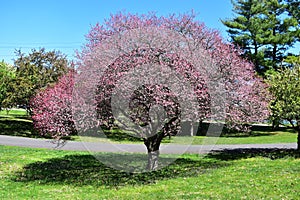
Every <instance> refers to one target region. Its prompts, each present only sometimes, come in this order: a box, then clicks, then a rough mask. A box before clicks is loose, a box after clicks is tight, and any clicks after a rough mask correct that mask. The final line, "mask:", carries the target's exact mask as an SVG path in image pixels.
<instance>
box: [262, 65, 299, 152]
mask: <svg viewBox="0 0 300 200" xmlns="http://www.w3.org/2000/svg"><path fill="white" fill-rule="evenodd" d="M299 80H300V65H299V64H298V65H296V66H295V67H294V68H292V69H289V68H287V69H282V70H280V71H279V72H274V73H273V74H270V75H269V77H268V81H269V84H270V87H269V90H270V92H271V94H272V95H273V97H274V99H273V100H272V101H271V103H270V109H271V111H272V114H273V116H275V117H277V118H278V119H280V120H286V121H288V122H289V123H290V124H291V125H292V127H293V128H294V129H295V131H296V132H297V133H298V141H297V144H298V147H297V148H298V150H300V82H299Z"/></svg>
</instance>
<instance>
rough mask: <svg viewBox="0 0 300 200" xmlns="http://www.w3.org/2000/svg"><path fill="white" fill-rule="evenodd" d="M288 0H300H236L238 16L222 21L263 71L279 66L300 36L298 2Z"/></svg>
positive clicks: (256, 65) (234, 2)
mask: <svg viewBox="0 0 300 200" xmlns="http://www.w3.org/2000/svg"><path fill="white" fill-rule="evenodd" d="M287 1H292V2H296V1H298V0H286V1H282V0H232V4H233V12H234V13H235V14H236V15H237V16H235V17H234V18H233V19H229V20H223V21H222V23H223V24H224V25H225V26H227V27H228V33H229V35H230V37H231V40H232V42H233V43H234V44H235V45H237V46H239V48H241V49H243V50H244V55H243V56H244V57H246V58H248V59H249V60H251V61H252V62H253V63H254V65H255V67H256V71H257V72H258V73H259V74H261V75H263V74H264V73H265V72H266V71H267V70H268V69H270V68H274V69H275V70H277V69H278V67H279V66H280V65H282V61H283V59H284V58H285V57H286V55H287V50H288V49H289V48H290V47H292V46H293V44H294V43H295V42H296V41H297V39H299V23H298V21H297V18H296V17H295V16H296V15H297V13H298V14H299V11H298V10H297V9H296V6H297V4H295V3H294V4H293V6H291V4H290V3H288V2H287ZM292 11H293V12H292Z"/></svg>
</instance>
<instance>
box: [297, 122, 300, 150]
mask: <svg viewBox="0 0 300 200" xmlns="http://www.w3.org/2000/svg"><path fill="white" fill-rule="evenodd" d="M297 151H299V152H300V128H298V137H297Z"/></svg>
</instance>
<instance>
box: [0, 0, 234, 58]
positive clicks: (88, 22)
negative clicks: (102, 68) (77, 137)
mask: <svg viewBox="0 0 300 200" xmlns="http://www.w3.org/2000/svg"><path fill="white" fill-rule="evenodd" d="M0 5H1V11H0V27H1V31H0V60H2V59H4V60H5V61H6V62H8V63H13V61H12V59H13V58H14V50H15V49H21V50H22V51H23V52H24V53H26V52H28V51H30V49H32V48H37V49H38V48H40V47H45V48H46V50H53V49H56V50H60V51H61V52H63V53H64V54H66V55H67V56H68V58H69V59H72V58H73V56H74V51H75V49H80V47H81V46H82V45H83V44H84V43H85V37H84V36H85V35H86V34H87V33H88V31H89V30H90V28H91V26H93V25H94V24H96V23H97V22H100V23H102V22H103V20H104V19H106V18H109V16H110V14H114V13H116V12H118V11H126V12H131V13H148V12H150V11H153V12H156V13H157V15H168V14H172V13H184V12H188V11H191V10H194V12H195V13H197V14H198V15H197V20H200V21H202V22H204V23H205V24H206V25H207V26H208V27H210V28H215V29H218V30H220V31H221V33H222V35H223V36H224V37H225V38H226V37H227V34H226V31H225V30H226V28H225V27H224V26H223V25H222V23H221V22H220V19H224V18H230V17H232V16H233V14H232V11H231V9H232V6H231V3H230V0H186V1H184V0H181V1H180V0H152V1H150V0H149V1H146V0H140V1H138V0H119V1H117V0H108V1H104V0H98V1H97V0H8V1H2V2H1V4H0Z"/></svg>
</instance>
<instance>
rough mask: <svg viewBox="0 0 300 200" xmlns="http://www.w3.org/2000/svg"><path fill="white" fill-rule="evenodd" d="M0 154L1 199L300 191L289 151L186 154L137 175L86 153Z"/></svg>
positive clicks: (11, 150) (270, 195) (288, 194)
mask: <svg viewBox="0 0 300 200" xmlns="http://www.w3.org/2000/svg"><path fill="white" fill-rule="evenodd" d="M0 155H1V156H0V199H130V200H131V199H145V200H147V199H298V198H299V191H300V167H299V166H300V158H299V154H297V153H296V152H295V151H294V150H288V151H283V150H239V151H225V152H215V153H212V154H208V155H205V156H199V155H195V154H189V155H183V156H182V157H181V158H180V159H178V160H177V161H176V162H175V163H173V164H171V165H170V166H168V167H166V168H163V169H161V170H159V171H155V172H148V173H141V174H129V173H125V172H120V171H117V170H114V169H111V168H109V167H107V166H105V165H103V164H101V163H100V162H98V161H97V160H96V159H95V158H94V157H93V156H91V155H89V154H88V153H86V152H73V151H61V150H44V149H30V148H20V147H6V146H0ZM101 155H102V156H106V157H110V156H111V155H110V154H108V153H102V154H101ZM119 156H120V158H124V156H126V155H119ZM135 156H137V157H139V156H141V155H139V154H137V155H135ZM163 159H165V158H162V160H163Z"/></svg>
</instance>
